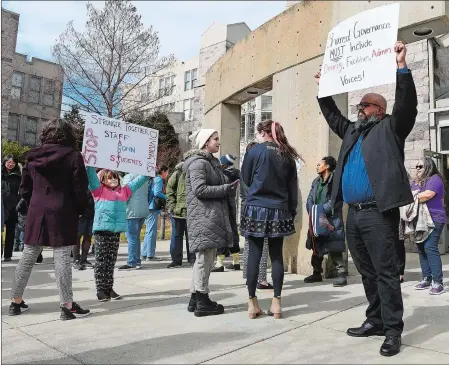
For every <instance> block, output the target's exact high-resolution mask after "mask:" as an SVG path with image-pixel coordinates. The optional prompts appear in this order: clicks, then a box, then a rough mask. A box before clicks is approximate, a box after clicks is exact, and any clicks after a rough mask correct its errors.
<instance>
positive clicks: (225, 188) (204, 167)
mask: <svg viewBox="0 0 449 365" xmlns="http://www.w3.org/2000/svg"><path fill="white" fill-rule="evenodd" d="M190 139H191V141H192V142H193V145H194V148H195V149H194V150H192V151H190V152H188V153H187V154H186V155H185V158H186V159H185V162H184V165H183V171H184V172H185V174H186V193H187V231H188V236H189V246H190V252H192V253H195V255H196V259H195V263H194V265H193V269H192V282H191V286H190V293H191V297H190V302H189V305H188V307H187V310H188V311H189V312H194V313H195V316H196V317H204V316H210V315H218V314H223V313H224V307H223V306H222V305H221V304H217V303H216V302H213V301H212V300H210V298H209V278H210V273H211V270H212V267H213V266H214V261H215V255H216V253H217V249H219V248H223V247H231V246H232V242H233V237H234V231H233V229H232V222H231V218H230V206H231V204H230V201H229V199H231V196H233V193H234V191H235V189H236V188H237V187H238V180H237V181H236V182H234V183H232V184H229V183H227V180H226V177H225V176H224V174H223V171H222V169H221V166H220V161H219V160H218V159H217V158H216V157H214V155H213V154H214V153H217V152H218V151H219V149H220V138H219V136H218V132H217V131H215V130H213V129H200V130H198V131H196V132H194V133H193V134H192V135H191V136H190Z"/></svg>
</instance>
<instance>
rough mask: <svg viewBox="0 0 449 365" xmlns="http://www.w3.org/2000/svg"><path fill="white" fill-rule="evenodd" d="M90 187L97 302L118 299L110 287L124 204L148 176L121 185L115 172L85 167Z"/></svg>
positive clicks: (122, 227)
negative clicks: (93, 214) (93, 213)
mask: <svg viewBox="0 0 449 365" xmlns="http://www.w3.org/2000/svg"><path fill="white" fill-rule="evenodd" d="M86 169H87V177H88V179H89V190H90V191H91V192H92V196H93V197H94V201H95V216H94V225H93V229H92V232H93V234H94V240H95V260H96V264H95V284H96V287H97V298H98V300H99V301H100V302H105V301H108V300H109V299H120V298H121V296H120V295H118V294H117V293H116V292H115V291H114V290H113V289H112V287H113V284H114V266H115V262H116V261H117V254H118V249H119V243H120V233H121V232H125V231H126V203H127V201H128V200H129V198H131V195H132V194H134V193H135V192H136V191H137V190H138V189H139V188H140V187H141V186H142V185H143V184H145V182H147V181H148V177H147V176H141V175H139V176H137V177H136V178H135V179H133V180H132V181H130V182H129V183H128V184H127V185H125V186H123V187H122V186H120V175H119V173H118V172H117V171H111V170H106V169H105V170H102V171H101V173H99V174H98V175H97V173H96V172H95V168H93V167H87V168H86Z"/></svg>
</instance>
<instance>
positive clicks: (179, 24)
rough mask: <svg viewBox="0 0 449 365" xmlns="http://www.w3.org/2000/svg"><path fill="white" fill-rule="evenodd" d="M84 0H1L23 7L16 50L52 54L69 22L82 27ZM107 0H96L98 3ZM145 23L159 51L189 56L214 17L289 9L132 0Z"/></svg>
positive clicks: (240, 18) (241, 18)
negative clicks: (157, 40) (155, 33)
mask: <svg viewBox="0 0 449 365" xmlns="http://www.w3.org/2000/svg"><path fill="white" fill-rule="evenodd" d="M86 3H87V2H86V1H2V7H3V8H5V9H7V10H10V11H13V12H16V13H19V14H20V22H19V34H18V40H17V47H16V51H17V52H19V53H24V54H28V55H29V56H31V57H38V58H43V59H47V60H53V57H52V54H51V47H52V45H53V44H54V43H55V40H56V39H57V38H58V36H59V34H61V33H62V32H63V31H64V30H65V28H66V26H67V23H68V22H69V21H71V20H73V23H74V27H75V29H76V30H77V31H81V30H83V29H84V24H85V22H86ZM103 4H104V2H103V1H96V2H95V6H96V7H97V8H100V7H102V6H103ZM133 4H134V5H135V6H136V7H137V10H138V12H139V13H140V14H141V15H142V21H143V23H144V25H145V26H150V25H152V26H153V28H154V29H155V30H156V31H158V32H159V38H160V44H161V52H160V54H159V56H166V55H169V54H174V55H175V57H176V58H178V59H180V60H188V59H189V58H191V57H194V56H197V55H198V53H199V48H200V42H201V34H202V33H203V32H204V31H205V30H206V29H207V28H209V26H210V25H211V24H212V23H214V22H216V23H225V24H231V23H239V22H245V23H246V24H247V25H248V26H249V27H250V28H251V30H254V29H256V28H257V27H259V26H261V25H262V24H264V23H265V22H267V21H268V20H269V19H271V18H273V17H274V16H276V15H278V14H279V13H281V12H282V11H284V10H285V1H281V0H280V1H133Z"/></svg>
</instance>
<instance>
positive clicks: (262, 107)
mask: <svg viewBox="0 0 449 365" xmlns="http://www.w3.org/2000/svg"><path fill="white" fill-rule="evenodd" d="M264 99H265V100H267V99H270V106H269V107H266V106H265V108H264ZM260 109H261V110H262V111H265V112H272V111H273V97H272V96H270V95H261V97H260Z"/></svg>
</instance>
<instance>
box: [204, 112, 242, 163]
mask: <svg viewBox="0 0 449 365" xmlns="http://www.w3.org/2000/svg"><path fill="white" fill-rule="evenodd" d="M240 118H241V117H240V105H236V104H225V103H221V104H219V105H216V106H215V107H214V108H212V109H211V110H210V111H209V112H208V113H207V114H205V115H204V121H203V126H202V128H214V129H216V130H217V131H218V133H219V135H220V140H221V147H220V152H219V153H220V154H225V153H232V154H234V155H236V156H237V157H238V158H239V156H240ZM235 166H239V161H236V163H235Z"/></svg>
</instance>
